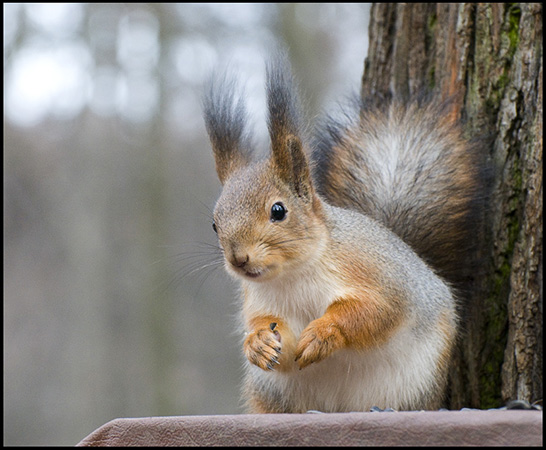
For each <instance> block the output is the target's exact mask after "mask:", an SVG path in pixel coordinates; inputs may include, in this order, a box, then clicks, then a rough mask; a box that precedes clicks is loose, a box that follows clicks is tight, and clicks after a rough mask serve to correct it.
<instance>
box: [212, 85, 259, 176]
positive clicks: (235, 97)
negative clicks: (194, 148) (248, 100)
mask: <svg viewBox="0 0 546 450" xmlns="http://www.w3.org/2000/svg"><path fill="white" fill-rule="evenodd" d="M243 99H244V93H243V92H238V88H237V83H236V80H235V79H234V78H233V77H231V78H228V76H227V75H224V76H223V77H213V78H211V79H210V81H209V83H208V87H207V90H206V93H205V95H204V97H203V110H204V118H205V126H206V128H207V132H208V134H209V138H210V141H211V144H212V150H213V154H214V159H215V161H216V172H217V173H218V178H219V179H220V182H221V183H222V184H224V182H225V181H226V180H227V178H228V177H229V176H230V175H231V174H232V173H233V172H234V171H235V170H237V169H238V168H240V167H243V166H246V165H248V164H249V162H250V159H251V158H250V148H251V136H250V134H249V133H248V131H247V130H246V127H245V125H246V123H247V120H248V117H247V113H246V108H245V104H244V101H243Z"/></svg>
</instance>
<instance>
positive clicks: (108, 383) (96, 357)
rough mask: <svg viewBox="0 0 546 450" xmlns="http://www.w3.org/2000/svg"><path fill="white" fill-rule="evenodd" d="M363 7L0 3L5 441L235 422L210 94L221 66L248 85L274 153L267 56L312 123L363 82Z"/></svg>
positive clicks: (233, 357) (62, 440)
mask: <svg viewBox="0 0 546 450" xmlns="http://www.w3.org/2000/svg"><path fill="white" fill-rule="evenodd" d="M368 15H369V5H368V4H356V3H350V4H343V3H335V4H327V3H326V4H322V3H321V4H312V3H283V4H275V3H269V4H262V3H261V4H253V3H244V4H226V3H223V4H206V3H199V4H191V3H183V4H174V3H138V4H136V3H135V4H131V3H87V4H84V3H57V4H55V3H47V4H45V3H43V4H40V3H32V4H30V3H29V4H24V3H11V4H10V3H4V445H73V444H76V443H77V442H79V441H80V440H81V439H82V438H84V437H85V436H86V435H87V434H89V433H90V432H92V431H93V430H94V429H96V428H98V427H99V426H101V425H102V424H104V423H106V422H107V421H109V420H112V419H114V418H117V417H145V416H156V415H196V414H236V413H241V412H242V411H243V410H242V409H241V405H240V401H239V387H240V381H241V374H242V373H241V361H242V356H241V351H240V338H241V336H240V334H239V333H238V331H237V330H236V329H235V319H234V317H235V316H236V314H237V311H238V304H239V300H238V297H237V284H236V282H235V281H233V280H231V279H230V278H229V277H228V276H227V275H226V274H225V273H224V269H223V268H222V266H221V264H220V263H219V254H218V252H217V251H216V250H215V247H214V245H215V244H216V238H215V234H214V232H213V231H212V229H211V211H212V208H213V206H214V202H215V200H216V198H217V196H218V194H219V192H220V184H219V182H218V180H217V178H216V173H215V170H214V163H213V159H212V155H211V150H210V145H209V142H208V138H207V135H206V132H205V128H204V124H203V120H202V114H201V105H200V96H201V93H202V84H203V81H204V80H206V79H207V77H208V76H209V75H210V73H211V72H212V70H213V69H214V68H216V67H223V66H225V65H226V64H229V66H230V67H231V68H232V69H234V71H235V72H237V73H239V74H240V80H241V82H242V84H244V86H245V89H246V94H247V104H248V109H249V111H250V117H251V119H252V121H253V126H254V128H255V130H256V135H257V137H258V139H257V141H258V142H259V143H261V144H262V146H264V147H265V146H267V139H266V125H265V109H264V108H265V106H264V105H265V95H264V92H263V77H264V62H263V61H264V58H266V57H267V56H268V55H269V54H270V53H271V52H272V49H274V48H275V47H276V46H278V45H282V46H285V47H287V48H288V49H289V54H290V58H291V60H292V64H293V68H294V72H295V75H296V77H297V78H298V79H299V80H300V85H301V86H300V87H301V90H302V94H303V95H302V97H303V98H304V99H305V107H306V111H307V113H308V118H309V119H310V120H311V121H312V120H313V119H314V118H316V116H317V115H320V114H321V111H323V110H325V109H326V110H331V109H335V107H336V103H337V101H338V100H341V101H342V100H343V99H344V97H345V96H346V95H347V94H349V93H350V92H351V91H353V90H358V89H359V87H360V77H361V75H362V70H363V63H364V57H365V55H366V53H367V45H368V44H367V41H368V39H367V28H368Z"/></svg>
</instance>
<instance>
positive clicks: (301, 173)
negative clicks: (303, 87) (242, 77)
mask: <svg viewBox="0 0 546 450" xmlns="http://www.w3.org/2000/svg"><path fill="white" fill-rule="evenodd" d="M234 94H235V92H234V84H233V83H228V82H226V81H225V80H223V81H222V82H221V83H220V84H218V83H211V86H210V90H209V93H208V96H206V98H205V102H204V106H205V108H204V109H205V122H206V126H207V131H208V133H209V136H210V139H211V143H212V149H213V153H214V158H215V161H216V171H217V173H218V177H219V179H220V181H221V183H222V184H223V190H222V193H221V195H220V198H219V199H218V201H217V203H216V206H215V209H214V223H213V228H214V230H215V231H216V233H217V234H218V240H219V242H220V245H221V247H222V249H223V252H224V257H225V260H226V267H227V269H228V271H229V272H230V273H232V274H235V275H237V276H241V277H243V279H246V280H249V281H250V280H251V281H265V280H270V279H273V278H275V277H277V276H279V275H281V274H287V273H294V272H295V270H296V269H297V267H298V266H300V265H301V264H304V263H307V262H309V261H310V260H313V259H314V258H315V257H317V255H318V254H319V250H320V248H321V247H322V245H321V244H322V243H323V242H324V238H325V235H326V228H325V225H324V220H323V209H322V204H321V201H320V200H319V198H318V197H317V195H316V193H315V190H314V188H313V183H312V180H311V170H310V167H309V162H308V159H307V156H306V154H305V150H304V145H305V143H304V142H305V141H304V139H303V137H302V135H303V133H302V130H301V125H300V116H299V114H298V111H297V108H296V106H297V105H296V99H295V95H294V90H293V88H292V83H291V77H290V74H289V68H288V66H287V64H286V62H285V61H284V60H281V59H280V58H279V59H278V60H276V62H275V63H274V64H270V65H269V66H268V70H267V102H268V112H269V118H268V125H269V135H270V139H271V151H270V153H269V155H268V157H266V158H265V159H262V160H259V161H253V160H252V155H251V153H252V143H251V139H250V136H249V134H248V133H246V132H245V123H246V114H245V109H244V105H243V103H242V100H241V99H239V100H238V101H235V95H234Z"/></svg>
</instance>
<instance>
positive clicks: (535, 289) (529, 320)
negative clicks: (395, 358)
mask: <svg viewBox="0 0 546 450" xmlns="http://www.w3.org/2000/svg"><path fill="white" fill-rule="evenodd" d="M362 90H363V93H364V94H374V93H378V92H380V93H385V92H387V93H392V94H396V95H408V94H412V93H415V92H419V91H422V90H428V91H432V92H434V93H435V94H436V95H438V96H440V97H446V96H452V97H453V96H454V98H455V99H456V101H455V107H454V111H453V113H454V114H456V115H458V116H459V117H460V118H462V119H463V121H464V122H465V123H466V128H467V131H468V133H469V135H471V136H476V135H479V136H487V137H489V139H488V140H487V142H489V141H490V142H491V144H490V145H485V146H484V148H483V151H484V152H487V157H488V158H489V159H490V161H491V165H492V168H493V172H494V174H493V175H494V181H493V188H492V196H491V200H490V202H489V208H488V210H487V212H486V213H485V215H486V216H487V220H486V225H485V228H486V229H485V230H484V239H483V245H482V248H481V250H480V252H481V253H482V255H481V256H482V261H483V263H482V269H483V271H484V275H483V276H480V277H477V279H476V280H475V282H474V287H473V291H474V292H473V294H472V295H471V296H470V299H468V302H467V303H466V304H465V305H464V307H465V310H464V311H463V320H462V322H463V323H462V338H461V342H460V345H459V348H458V354H457V355H456V356H455V361H454V366H453V371H452V374H451V383H450V402H449V403H450V404H449V405H448V406H449V407H451V408H460V407H463V406H470V407H479V408H489V407H498V406H501V405H502V404H504V403H505V402H506V401H508V400H511V399H523V400H527V401H530V402H534V401H536V400H539V399H542V4H540V3H494V4H493V3H491V4H486V3H457V4H453V3H452V4H447V3H426V4H425V3H420V4H401V3H398V4H385V3H380V4H374V5H373V6H372V10H371V17H370V44H369V54H368V57H367V59H366V61H365V71H364V76H363V78H362Z"/></svg>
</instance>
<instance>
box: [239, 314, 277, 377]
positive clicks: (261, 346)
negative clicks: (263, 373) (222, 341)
mask: <svg viewBox="0 0 546 450" xmlns="http://www.w3.org/2000/svg"><path fill="white" fill-rule="evenodd" d="M275 327H276V324H275V323H272V324H271V325H270V326H269V328H263V329H260V330H254V331H252V332H251V333H249V334H248V336H247V337H246V339H245V342H244V344H243V348H244V353H245V356H246V357H247V359H248V360H249V361H250V362H251V363H252V364H254V365H256V366H258V367H259V368H260V369H263V370H273V369H274V368H275V366H276V365H277V364H280V363H279V356H280V354H281V338H280V334H279V332H278V331H276V330H275Z"/></svg>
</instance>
